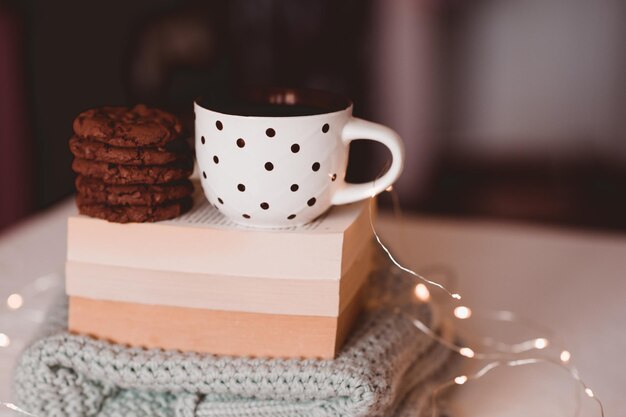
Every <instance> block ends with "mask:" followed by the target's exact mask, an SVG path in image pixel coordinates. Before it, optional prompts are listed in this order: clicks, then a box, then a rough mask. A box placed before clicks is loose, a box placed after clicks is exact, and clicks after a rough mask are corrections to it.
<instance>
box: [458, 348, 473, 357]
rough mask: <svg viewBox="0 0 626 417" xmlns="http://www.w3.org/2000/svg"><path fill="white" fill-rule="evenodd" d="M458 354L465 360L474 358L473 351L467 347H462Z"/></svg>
mask: <svg viewBox="0 0 626 417" xmlns="http://www.w3.org/2000/svg"><path fill="white" fill-rule="evenodd" d="M459 353H460V354H461V355H463V356H465V357H466V358H473V357H474V351H473V350H472V349H470V348H468V347H462V348H461V349H459Z"/></svg>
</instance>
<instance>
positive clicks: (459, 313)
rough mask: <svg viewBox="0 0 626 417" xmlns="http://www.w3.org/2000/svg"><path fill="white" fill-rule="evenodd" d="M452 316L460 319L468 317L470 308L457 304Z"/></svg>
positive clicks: (470, 314)
mask: <svg viewBox="0 0 626 417" xmlns="http://www.w3.org/2000/svg"><path fill="white" fill-rule="evenodd" d="M454 316H455V317H456V318H457V319H461V320H464V319H468V318H470V317H471V316H472V310H470V308H469V307H465V306H458V307H457V308H455V309H454Z"/></svg>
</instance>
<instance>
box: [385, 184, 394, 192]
mask: <svg viewBox="0 0 626 417" xmlns="http://www.w3.org/2000/svg"><path fill="white" fill-rule="evenodd" d="M385 191H387V192H388V193H390V192H392V191H393V185H390V186H389V187H387V188H385Z"/></svg>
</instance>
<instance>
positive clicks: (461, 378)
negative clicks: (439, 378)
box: [454, 375, 467, 385]
mask: <svg viewBox="0 0 626 417" xmlns="http://www.w3.org/2000/svg"><path fill="white" fill-rule="evenodd" d="M466 382H467V377H466V376H465V375H460V376H457V377H456V378H454V383H455V384H458V385H463V384H465V383H466Z"/></svg>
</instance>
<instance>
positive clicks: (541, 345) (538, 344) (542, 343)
mask: <svg viewBox="0 0 626 417" xmlns="http://www.w3.org/2000/svg"><path fill="white" fill-rule="evenodd" d="M547 347H548V339H544V338H543V337H540V338H539V339H535V348H537V349H540V350H541V349H545V348H547Z"/></svg>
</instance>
